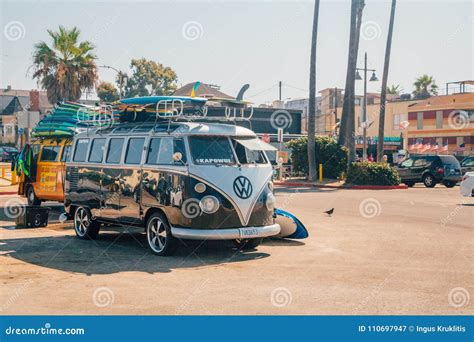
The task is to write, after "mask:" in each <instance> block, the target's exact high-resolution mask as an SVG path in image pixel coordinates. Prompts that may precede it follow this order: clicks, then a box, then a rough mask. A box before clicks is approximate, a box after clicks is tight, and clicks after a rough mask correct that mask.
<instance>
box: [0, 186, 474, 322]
mask: <svg viewBox="0 0 474 342" xmlns="http://www.w3.org/2000/svg"><path fill="white" fill-rule="evenodd" d="M12 198H15V197H14V196H0V204H1V205H2V206H5V203H7V201H9V200H11V199H12ZM277 199H278V206H279V207H280V208H283V209H285V210H288V211H290V212H292V213H294V214H296V215H297V216H298V217H299V218H300V219H301V220H302V221H303V222H304V223H305V224H306V225H307V227H308V230H309V232H310V237H309V238H308V239H306V240H293V241H290V240H276V239H270V240H267V241H265V242H264V243H263V245H261V246H259V247H258V249H257V250H254V251H248V252H241V251H238V250H236V249H234V248H233V247H232V244H230V243H225V244H224V243H217V242H213V243H210V242H205V243H200V242H192V243H186V246H184V247H182V248H181V249H179V251H178V253H177V255H176V256H173V257H157V256H155V255H153V254H151V253H150V252H149V251H148V249H147V247H146V241H145V237H144V235H142V234H140V233H139V232H138V231H135V232H132V233H119V232H118V231H117V230H116V229H115V228H113V227H108V228H107V229H104V230H103V231H101V234H100V235H99V238H98V240H96V241H82V240H79V239H78V238H76V237H75V236H74V232H73V229H72V226H71V224H70V223H67V224H57V223H53V224H51V225H50V226H48V227H47V228H40V229H17V230H15V229H11V228H10V227H11V226H12V222H11V219H8V218H7V217H5V216H3V218H1V220H2V221H1V222H0V223H1V224H0V225H1V228H0V240H1V241H0V269H1V273H0V281H1V284H2V285H1V291H0V310H1V314H54V315H64V314H132V315H133V314H170V315H174V314H191V315H195V314H210V315H220V314H250V315H252V314H272V315H273V314H277V315H278V314H282V315H283V314H318V315H319V314H324V315H332V314H349V315H350V314H428V315H432V314H447V315H456V314H473V313H474V304H473V302H474V298H473V297H474V271H473V270H474V267H473V265H474V258H473V251H474V234H473V231H474V224H473V222H474V199H472V198H469V199H466V198H463V197H461V196H460V195H459V187H455V188H453V189H447V188H445V187H443V186H437V187H436V188H434V189H426V188H424V187H421V186H417V187H415V188H410V189H407V190H385V191H374V190H338V189H320V190H318V189H305V188H298V189H296V188H292V189H288V188H278V189H277ZM333 207H334V208H335V212H334V215H333V216H332V217H329V216H327V215H326V214H324V213H323V211H324V210H327V209H330V208H333ZM56 209H58V208H56ZM56 213H57V210H56ZM56 218H57V215H56V217H53V222H57V221H56Z"/></svg>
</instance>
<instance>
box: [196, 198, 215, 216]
mask: <svg viewBox="0 0 474 342" xmlns="http://www.w3.org/2000/svg"><path fill="white" fill-rule="evenodd" d="M199 206H200V207H201V210H202V211H203V212H205V213H206V214H214V213H215V212H216V211H217V210H218V209H219V200H218V199H217V198H215V197H214V196H211V195H209V196H204V197H203V198H202V199H201V201H199Z"/></svg>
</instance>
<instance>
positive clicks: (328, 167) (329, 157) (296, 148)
mask: <svg viewBox="0 0 474 342" xmlns="http://www.w3.org/2000/svg"><path fill="white" fill-rule="evenodd" d="M286 145H287V146H288V148H289V149H290V150H291V163H292V164H293V169H294V171H295V172H301V173H304V174H308V137H302V138H299V139H294V140H291V141H289V142H288V143H287V144H286ZM315 155H316V167H317V168H318V170H319V164H323V176H324V178H332V179H336V178H338V177H340V176H341V175H342V173H343V172H345V171H346V166H347V149H346V148H345V147H343V146H341V145H339V144H338V143H337V142H336V141H334V139H332V138H330V137H316V144H315Z"/></svg>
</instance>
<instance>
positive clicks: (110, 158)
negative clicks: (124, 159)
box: [107, 138, 124, 164]
mask: <svg viewBox="0 0 474 342" xmlns="http://www.w3.org/2000/svg"><path fill="white" fill-rule="evenodd" d="M123 141H124V139H123V138H112V139H110V140H109V148H108V149H107V163H112V164H118V163H120V157H121V156H122V148H123Z"/></svg>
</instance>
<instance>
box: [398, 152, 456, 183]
mask: <svg viewBox="0 0 474 342" xmlns="http://www.w3.org/2000/svg"><path fill="white" fill-rule="evenodd" d="M397 169H398V173H399V174H400V178H401V179H402V182H403V183H405V184H406V185H408V186H410V187H411V186H413V185H414V184H415V183H423V184H425V186H426V187H427V188H432V187H434V186H435V185H436V184H438V183H443V184H444V185H445V186H447V187H448V188H452V187H453V186H455V185H456V183H458V182H460V181H461V165H460V164H459V161H458V160H457V159H456V158H455V157H453V156H422V155H420V156H412V157H410V158H408V159H405V160H404V161H403V162H401V163H400V164H399V165H398V167H397Z"/></svg>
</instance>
